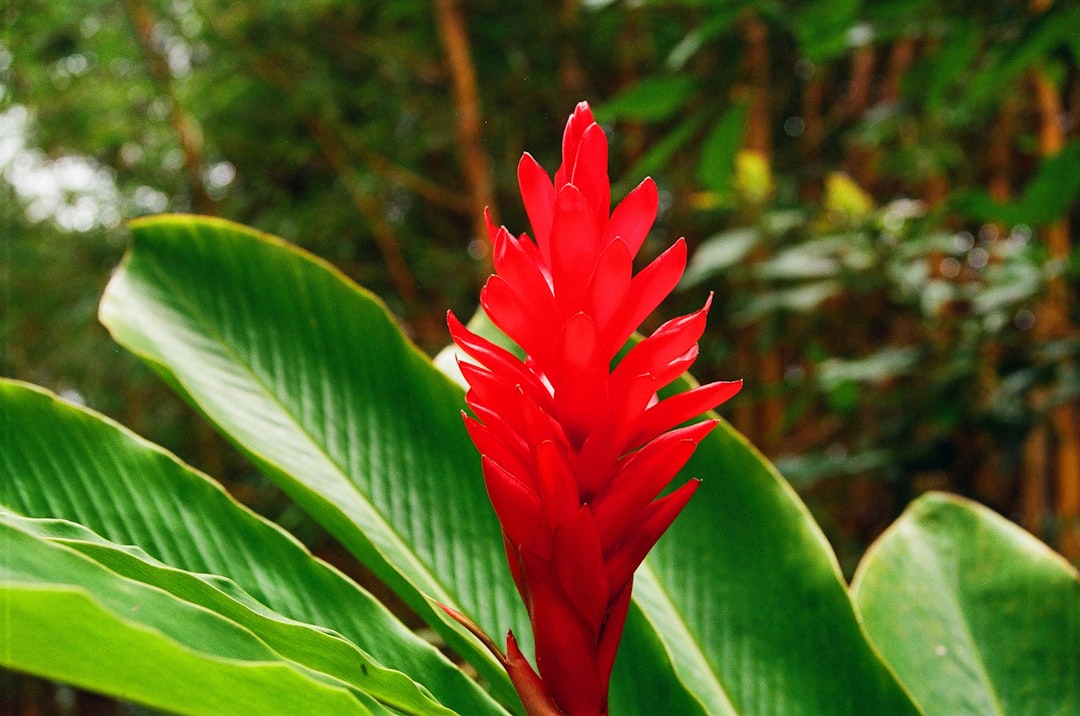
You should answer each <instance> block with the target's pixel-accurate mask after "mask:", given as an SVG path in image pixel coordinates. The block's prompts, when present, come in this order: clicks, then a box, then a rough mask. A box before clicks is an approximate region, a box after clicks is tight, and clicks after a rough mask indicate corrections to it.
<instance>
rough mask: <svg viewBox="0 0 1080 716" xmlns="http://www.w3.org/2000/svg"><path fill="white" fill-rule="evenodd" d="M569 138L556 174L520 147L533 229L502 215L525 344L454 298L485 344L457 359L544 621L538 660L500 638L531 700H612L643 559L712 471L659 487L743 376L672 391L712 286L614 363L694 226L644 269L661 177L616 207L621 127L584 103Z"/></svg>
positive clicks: (535, 607) (531, 704) (503, 246)
mask: <svg viewBox="0 0 1080 716" xmlns="http://www.w3.org/2000/svg"><path fill="white" fill-rule="evenodd" d="M562 150H563V151H562V154H563V163H562V166H561V167H560V168H559V170H558V171H557V172H556V173H555V180H554V183H552V181H551V179H550V178H549V177H548V175H547V173H546V172H545V171H544V170H543V169H542V168H541V167H540V165H539V164H537V163H536V161H535V160H534V159H533V158H532V157H531V156H529V155H528V154H526V155H524V156H523V157H522V159H521V163H520V164H519V165H518V181H519V184H520V187H521V194H522V198H523V200H524V203H525V209H526V211H527V213H528V216H529V221H530V223H531V224H532V229H533V239H530V238H529V237H528V236H527V235H521V236H519V237H515V236H513V235H512V234H510V232H508V231H507V230H506V228H505V227H503V228H496V227H495V226H494V224H492V223H491V221H490V219H489V221H488V229H489V232H490V234H491V239H492V242H493V244H494V252H495V253H494V260H495V275H493V276H491V278H490V279H489V280H488V282H487V284H486V285H485V286H484V289H483V291H482V292H481V294H480V302H481V305H482V306H483V307H484V310H485V311H486V312H487V314H488V316H489V317H490V318H491V320H492V321H493V322H494V323H495V324H496V325H497V326H498V327H499V328H500V329H502V330H503V331H504V332H505V333H506V335H507V336H508V337H509V338H510V339H511V340H513V341H514V342H515V343H516V344H517V345H518V346H519V347H520V348H521V349H522V350H523V351H524V353H525V355H526V357H525V359H524V361H522V360H520V359H518V358H517V357H516V356H515V355H514V354H512V353H510V352H509V351H507V350H504V349H503V348H501V347H499V346H496V345H495V344H493V343H491V342H489V341H487V340H485V339H483V338H481V337H479V336H477V335H475V334H473V333H471V332H470V331H468V330H467V329H466V328H465V327H464V326H463V325H462V324H461V323H460V322H459V321H458V320H457V319H456V318H455V317H454V316H453V315H451V316H450V317H449V325H450V332H451V335H452V336H453V339H454V341H455V342H456V343H457V345H458V346H459V347H460V348H461V350H462V351H464V353H465V354H467V355H468V357H469V358H470V359H472V360H473V361H475V364H473V363H470V362H464V361H463V362H461V364H460V365H461V370H462V373H463V374H464V376H465V379H466V380H467V382H468V384H469V388H470V389H469V391H468V394H467V396H466V402H467V403H468V405H469V407H470V408H471V409H472V411H473V414H474V416H475V417H466V418H465V423H466V426H467V428H468V431H469V434H470V436H471V437H472V439H473V442H474V443H475V444H476V447H477V449H478V450H479V451H480V453H481V455H482V465H483V473H484V480H485V482H486V485H487V490H488V494H489V496H490V498H491V503H492V505H493V506H494V508H495V512H496V514H497V515H498V518H499V521H500V523H501V524H502V529H503V537H504V542H505V544H506V554H507V558H508V560H509V563H510V570H511V572H512V574H513V578H514V581H515V583H516V584H517V587H518V591H519V592H520V593H521V598H522V599H523V600H524V602H525V605H526V607H527V609H528V612H529V617H530V620H531V622H532V627H533V635H534V638H535V644H536V666H537V670H538V671H539V676H538V675H537V674H536V672H535V671H533V669H532V667H531V666H530V665H529V662H528V661H527V660H526V659H525V658H524V657H523V656H522V655H521V652H520V651H519V650H518V648H517V644H516V642H515V640H514V637H513V634H510V635H509V636H508V639H507V654H506V655H502V654H498V655H499V656H500V658H501V659H502V660H503V663H504V665H505V666H506V668H507V671H508V672H509V674H510V677H511V679H512V680H513V682H514V685H515V687H516V688H517V691H518V693H519V695H520V696H521V698H522V702H523V703H524V705H525V708H526V711H527V712H528V713H529V714H530V716H536V715H538V714H565V715H567V716H600V715H602V714H606V713H607V694H608V682H609V679H610V675H611V669H612V665H613V663H614V661H615V652H616V650H617V648H618V644H619V639H620V637H621V635H622V630H623V624H624V621H625V619H626V613H627V608H628V607H629V602H630V589H631V584H632V581H633V574H634V570H635V569H637V567H638V565H639V564H640V563H641V561H642V560H643V559H644V558H645V554H646V553H647V552H648V551H649V549H651V547H652V546H653V544H654V543H655V542H656V540H657V539H658V538H659V537H660V535H661V534H662V533H663V532H664V530H666V529H667V527H668V526H669V525H670V524H671V521H672V520H673V519H674V518H675V517H676V515H678V513H679V512H680V511H681V510H682V508H683V506H684V505H685V504H686V502H687V500H688V499H689V498H690V496H691V495H692V494H693V493H694V490H695V489H696V488H697V484H698V483H697V480H691V481H689V482H687V483H686V484H684V485H682V486H681V487H679V488H678V489H676V490H674V491H673V492H671V493H669V494H667V495H666V496H664V497H662V498H660V499H656V498H657V496H658V495H659V494H660V493H661V492H662V491H663V489H664V488H665V487H666V486H667V484H668V483H669V482H670V481H671V479H672V478H673V477H674V476H675V474H676V473H677V472H678V471H679V470H680V469H681V468H682V467H683V465H685V464H686V462H687V460H689V458H690V456H691V454H692V453H693V451H694V449H695V447H696V446H697V444H698V442H699V441H701V439H702V438H704V437H705V435H706V434H707V433H708V432H709V431H710V430H711V429H712V427H713V426H714V422H713V421H710V420H706V421H704V422H699V423H696V424H691V425H688V426H685V427H677V426H679V425H681V424H683V423H685V422H686V421H688V420H691V419H692V418H694V417H696V416H699V415H701V414H702V413H704V412H706V411H708V410H710V409H712V408H714V407H716V406H717V405H719V404H720V403H722V402H723V401H725V400H727V399H728V398H729V397H731V396H732V395H734V394H735V393H736V392H737V391H738V390H739V388H740V386H741V382H739V381H733V382H719V383H712V384H709V385H703V386H700V387H697V388H694V389H692V390H689V391H687V392H684V393H680V394H676V395H672V396H670V397H667V398H664V399H662V400H661V399H659V398H658V396H657V391H658V390H660V389H661V388H663V387H664V386H666V385H668V384H669V383H671V382H672V381H673V380H675V379H676V378H677V377H679V376H680V375H682V374H683V373H684V372H685V371H686V370H687V368H688V367H689V366H690V364H691V363H693V361H694V359H695V358H696V357H697V350H698V349H697V341H698V339H699V338H700V336H701V334H702V331H703V330H704V327H705V314H706V313H707V311H708V305H707V304H706V306H705V307H704V308H702V309H701V310H699V311H696V312H695V313H692V314H690V315H687V316H682V317H680V318H676V319H673V320H671V321H668V322H667V323H665V324H663V325H662V326H661V327H660V328H658V329H657V330H656V331H654V332H653V333H652V334H651V335H650V336H648V337H646V338H644V339H643V340H641V341H640V342H639V343H638V344H637V345H635V346H634V347H633V348H631V349H630V350H629V351H628V352H627V353H626V354H625V355H624V356H623V357H622V358H621V359H620V360H619V361H618V363H617V364H616V365H615V366H614V368H612V363H613V361H614V360H615V357H616V355H617V354H618V353H619V351H620V350H621V349H622V348H623V347H624V345H625V344H626V342H627V341H628V340H629V338H630V337H631V335H632V334H633V333H634V331H635V330H636V329H637V327H638V326H639V325H640V324H641V323H642V322H643V321H644V320H645V319H646V318H647V317H648V316H649V314H650V313H652V311H653V310H654V309H655V308H656V307H657V306H658V305H659V303H660V301H661V300H663V299H664V298H665V297H666V296H667V295H668V294H669V293H670V292H671V291H672V289H674V287H675V285H676V283H678V281H679V279H680V278H681V277H682V274H683V271H684V269H685V267H686V244H685V242H684V241H683V240H682V239H680V240H679V241H677V242H676V243H675V244H674V245H673V246H672V247H671V248H669V249H668V250H667V251H666V252H664V253H663V254H662V255H661V256H659V257H658V258H657V259H656V260H655V261H653V262H652V263H651V264H649V265H648V266H647V267H646V268H644V269H643V270H642V271H640V272H639V273H638V274H637V275H636V276H635V275H634V273H633V259H634V256H635V254H636V253H637V252H638V250H639V249H640V247H641V245H642V243H643V242H644V241H645V237H646V235H647V234H648V232H649V230H650V228H651V227H652V224H653V221H654V220H655V218H656V211H657V191H656V185H655V184H654V183H653V182H652V180H651V179H646V180H645V181H643V182H642V183H641V184H640V185H639V186H638V187H637V188H636V189H634V190H633V191H632V192H630V194H629V195H627V197H626V198H625V199H624V200H623V201H622V202H621V203H620V204H619V205H618V207H617V208H616V209H615V210H614V212H610V205H611V204H610V202H611V187H610V183H609V180H608V175H607V158H608V157H607V152H608V146H607V138H606V136H605V135H604V132H603V130H602V129H601V128H600V125H598V124H597V123H596V122H595V121H594V119H593V116H592V112H591V111H590V109H589V107H588V105H587V104H585V103H581V104H579V105H578V106H577V108H576V109H575V111H574V113H573V115H572V116H571V117H570V120H569V122H568V123H567V126H566V132H565V134H564V136H563V147H562ZM609 212H610V213H609ZM466 621H467V620H466ZM489 643H490V642H489ZM496 651H497V650H496Z"/></svg>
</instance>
